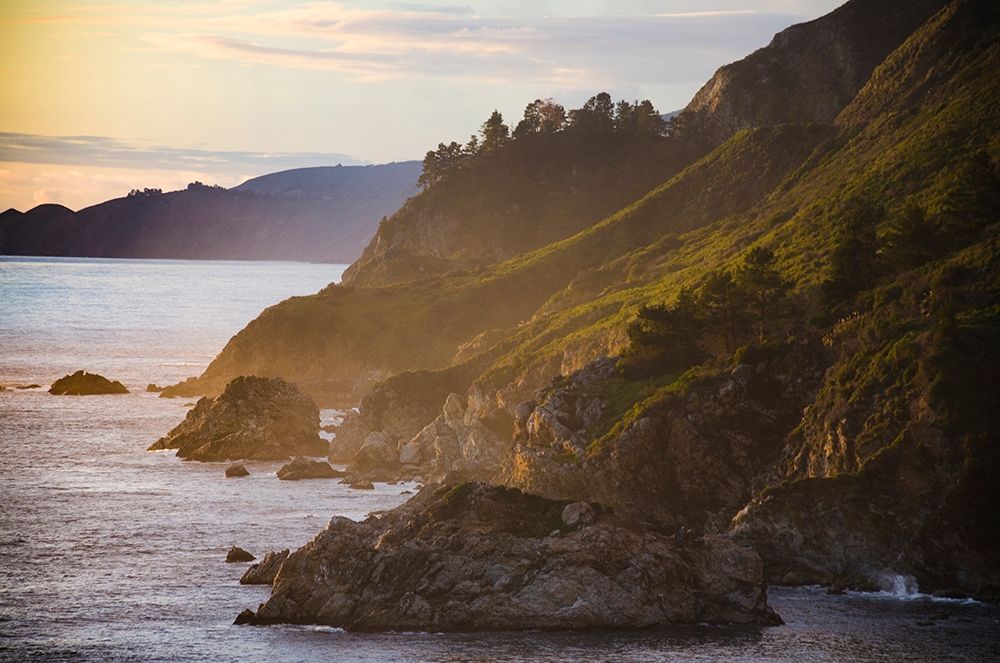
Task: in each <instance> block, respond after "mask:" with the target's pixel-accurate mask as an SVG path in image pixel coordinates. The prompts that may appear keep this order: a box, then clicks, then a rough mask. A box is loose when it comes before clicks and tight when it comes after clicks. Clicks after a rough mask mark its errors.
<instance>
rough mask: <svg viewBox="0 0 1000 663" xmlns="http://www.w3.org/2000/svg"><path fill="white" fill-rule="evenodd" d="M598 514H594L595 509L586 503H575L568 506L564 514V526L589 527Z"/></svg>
mask: <svg viewBox="0 0 1000 663" xmlns="http://www.w3.org/2000/svg"><path fill="white" fill-rule="evenodd" d="M596 517H597V514H596V513H595V512H594V507H592V506H590V505H589V504H587V503H586V502H573V503H571V504H567V505H566V508H565V509H563V512H562V521H563V524H564V525H566V526H567V527H582V526H583V525H589V524H591V523H592V522H594V519H595V518H596Z"/></svg>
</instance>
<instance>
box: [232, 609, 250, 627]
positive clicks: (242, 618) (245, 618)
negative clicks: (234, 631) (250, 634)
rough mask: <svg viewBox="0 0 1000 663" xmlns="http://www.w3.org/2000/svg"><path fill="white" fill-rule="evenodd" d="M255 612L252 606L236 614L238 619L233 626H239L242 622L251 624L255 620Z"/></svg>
mask: <svg viewBox="0 0 1000 663" xmlns="http://www.w3.org/2000/svg"><path fill="white" fill-rule="evenodd" d="M253 618H254V612H253V610H251V609H250V608H247V609H246V610H244V611H243V612H241V613H240V614H238V615H236V619H235V620H234V621H233V626H239V625H241V624H250V623H252V622H253Z"/></svg>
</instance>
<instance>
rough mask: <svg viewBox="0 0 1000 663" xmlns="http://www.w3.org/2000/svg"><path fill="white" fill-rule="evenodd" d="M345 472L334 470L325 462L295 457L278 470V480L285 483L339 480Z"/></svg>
mask: <svg viewBox="0 0 1000 663" xmlns="http://www.w3.org/2000/svg"><path fill="white" fill-rule="evenodd" d="M346 474H347V473H346V472H342V471H341V470H337V469H334V468H333V467H331V466H330V463H328V462H326V461H325V460H312V459H309V458H302V457H301V456H300V457H297V458H295V459H293V460H292V462H290V463H288V464H287V465H283V466H282V467H281V469H279V470H278V472H277V475H278V478H279V479H283V480H285V481H298V480H300V479H340V478H342V477H344V476H346Z"/></svg>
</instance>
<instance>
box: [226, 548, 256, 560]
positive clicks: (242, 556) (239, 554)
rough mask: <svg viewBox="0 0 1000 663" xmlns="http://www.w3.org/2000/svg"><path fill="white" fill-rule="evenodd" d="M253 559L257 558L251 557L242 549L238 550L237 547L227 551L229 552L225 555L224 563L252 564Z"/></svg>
mask: <svg viewBox="0 0 1000 663" xmlns="http://www.w3.org/2000/svg"><path fill="white" fill-rule="evenodd" d="M255 559H257V558H256V557H254V556H253V555H251V554H250V553H249V552H247V551H246V550H243V548H240V547H239V546H233V547H232V548H230V549H229V552H227V553H226V561H227V562H230V563H233V562H252V561H254V560H255Z"/></svg>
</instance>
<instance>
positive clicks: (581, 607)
mask: <svg viewBox="0 0 1000 663" xmlns="http://www.w3.org/2000/svg"><path fill="white" fill-rule="evenodd" d="M568 506H569V505H567V504H566V503H563V502H554V501H551V500H546V499H543V498H540V497H534V496H530V495H525V494H523V493H521V492H520V491H516V490H508V489H504V488H498V487H492V486H486V485H482V484H461V485H458V486H454V487H450V486H440V487H435V488H426V489H424V490H423V491H421V493H420V494H419V495H417V496H416V497H414V498H413V499H412V500H410V502H408V503H407V504H404V505H403V506H400V507H397V508H396V509H394V510H392V511H389V512H387V513H383V514H378V515H377V516H371V517H369V518H368V519H367V520H365V521H364V522H360V523H355V522H352V521H351V520H349V519H347V518H342V517H335V518H334V519H333V520H331V521H330V524H329V525H328V526H327V528H326V529H325V530H323V531H322V532H320V534H319V535H317V536H316V538H314V539H313V540H312V541H311V542H310V543H308V544H306V545H305V546H304V547H302V548H300V549H299V550H297V551H295V552H294V553H292V554H291V555H290V556H289V557H288V559H286V560H285V562H284V564H283V565H282V566H281V570H280V571H279V572H278V574H277V576H276V578H275V579H274V588H273V591H272V593H271V596H270V598H269V599H268V600H267V601H266V602H265V603H263V604H262V605H261V606H260V608H259V609H258V610H257V612H256V613H255V614H252V613H244V614H242V615H241V616H240V619H239V620H238V621H239V622H249V623H253V624H270V623H275V622H281V623H306V624H327V625H330V626H338V627H342V628H345V629H348V630H352V631H387V630H391V631H412V630H429V631H471V630H475V631H484V630H485V631H492V630H512V629H584V628H600V627H616V628H641V627H647V626H654V625H659V624H695V623H741V624H768V623H774V622H775V621H776V617H775V615H774V613H772V612H771V611H770V610H769V609H768V607H767V598H766V594H765V592H764V590H763V584H762V582H761V570H760V560H759V559H758V558H757V557H756V555H755V554H754V553H753V552H751V551H750V550H748V549H746V548H741V547H739V546H736V545H734V544H733V543H732V542H730V541H727V540H725V539H722V538H717V537H715V538H698V539H690V540H682V539H678V538H675V537H673V536H663V535H656V534H653V533H650V532H643V531H639V530H635V529H632V528H631V527H630V526H629V525H628V524H626V523H622V522H620V521H615V520H614V519H613V518H609V517H604V516H598V517H597V519H596V521H592V520H591V518H585V519H583V520H582V521H580V520H579V519H577V518H573V517H570V516H569V513H568V512H567V507H568ZM570 512H571V510H570ZM567 521H570V522H573V524H572V525H570V524H567Z"/></svg>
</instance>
